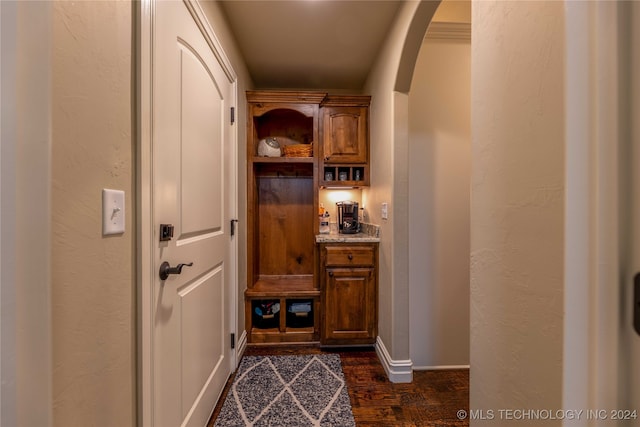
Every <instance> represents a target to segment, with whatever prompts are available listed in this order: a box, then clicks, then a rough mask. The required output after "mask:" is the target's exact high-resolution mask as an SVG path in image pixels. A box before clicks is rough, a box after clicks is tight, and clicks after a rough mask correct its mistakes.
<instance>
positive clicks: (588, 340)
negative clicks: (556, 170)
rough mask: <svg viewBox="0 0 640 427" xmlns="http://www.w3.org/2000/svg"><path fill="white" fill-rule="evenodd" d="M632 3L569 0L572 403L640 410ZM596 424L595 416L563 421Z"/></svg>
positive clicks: (567, 354)
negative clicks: (630, 392) (625, 19)
mask: <svg viewBox="0 0 640 427" xmlns="http://www.w3.org/2000/svg"><path fill="white" fill-rule="evenodd" d="M635 6H636V5H634V7H635ZM630 7H631V5H630V4H621V3H617V2H588V3H587V2H585V3H582V2H570V1H568V2H566V5H565V10H566V12H567V13H566V17H565V24H566V40H565V44H566V52H567V58H566V79H565V81H566V89H565V90H566V92H565V100H566V101H565V102H566V105H565V109H566V117H567V119H566V131H565V132H566V189H565V205H566V207H565V292H564V299H565V303H564V305H565V321H564V330H565V338H564V354H563V357H564V378H563V384H564V387H563V407H564V408H565V409H567V410H569V409H582V408H584V409H600V410H614V409H640V408H628V407H626V406H625V405H624V403H625V399H627V398H628V396H625V395H624V393H622V392H621V390H622V389H623V388H624V386H625V384H626V382H627V381H629V378H630V375H631V374H632V373H631V372H629V366H626V362H625V358H624V356H625V355H624V354H623V353H624V351H625V350H627V351H628V350H629V349H628V348H626V349H625V341H626V340H628V337H629V335H628V332H629V329H630V328H631V322H630V321H631V319H630V315H629V307H630V305H631V304H632V303H631V301H630V295H629V294H630V289H631V286H632V281H631V277H632V275H631V274H629V271H626V270H628V269H629V268H633V267H631V263H632V260H631V259H630V254H629V247H630V246H629V244H630V242H628V241H627V240H628V239H630V238H631V236H630V233H629V226H630V220H631V217H630V216H629V215H630V214H629V212H633V206H630V205H629V201H628V200H626V196H627V194H629V193H630V190H631V188H630V185H631V183H630V182H629V179H628V178H629V177H630V176H631V171H630V170H629V168H630V161H631V159H630V155H631V154H635V155H636V156H637V153H633V150H632V147H631V144H630V143H631V141H630V136H631V132H630V123H629V122H628V120H629V119H628V117H632V116H631V113H630V112H629V111H627V107H629V105H631V104H630V103H628V102H629V101H631V102H633V103H634V105H635V108H637V106H638V105H639V104H638V103H639V101H638V99H637V96H638V93H637V92H636V93H635V94H634V95H631V96H635V97H636V99H631V100H629V99H625V96H629V95H628V94H624V91H623V90H621V88H623V87H625V86H626V83H627V82H625V81H624V79H625V77H623V76H629V75H633V71H632V68H630V67H631V63H630V62H629V58H626V56H625V53H624V48H625V43H630V30H631V28H632V27H633V23H632V24H631V27H628V26H627V25H628V23H627V24H622V23H621V20H620V17H621V16H625V15H626V16H628V15H629V14H630V9H629V8H630ZM638 10H639V9H637V8H636V9H635V15H634V16H633V18H632V19H634V20H635V22H637V21H638V19H640V13H638ZM629 22H631V21H629ZM635 22H634V23H635ZM636 66H637V65H636ZM635 137H636V138H637V135H635ZM633 160H636V159H633ZM637 213H638V212H637V211H636V212H634V214H637ZM636 236H637V235H636ZM624 276H626V277H624ZM621 294H622V295H623V296H624V297H623V298H621ZM622 314H624V318H622V317H623V316H622ZM633 338H635V339H640V337H637V336H636V337H633ZM620 373H624V374H622V375H621V374H620ZM587 424H589V425H591V424H590V423H589V422H588V421H587V420H586V419H585V417H583V418H582V419H581V420H574V421H565V422H564V423H563V425H572V426H573V425H576V426H577V425H587ZM634 425H635V424H634Z"/></svg>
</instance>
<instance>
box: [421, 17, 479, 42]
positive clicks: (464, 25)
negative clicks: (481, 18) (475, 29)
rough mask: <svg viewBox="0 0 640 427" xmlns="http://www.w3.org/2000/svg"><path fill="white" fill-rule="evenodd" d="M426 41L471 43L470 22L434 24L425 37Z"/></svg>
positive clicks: (430, 26)
mask: <svg viewBox="0 0 640 427" xmlns="http://www.w3.org/2000/svg"><path fill="white" fill-rule="evenodd" d="M424 38H425V39H426V40H458V41H468V42H470V41H471V23H469V22H432V23H431V24H430V25H429V28H428V29H427V34H425V37H424Z"/></svg>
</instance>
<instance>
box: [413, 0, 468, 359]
mask: <svg viewBox="0 0 640 427" xmlns="http://www.w3.org/2000/svg"><path fill="white" fill-rule="evenodd" d="M445 4H452V2H450V1H447V2H443V3H442V5H441V6H440V8H438V12H439V11H440V10H441V9H442V6H444V5H445ZM434 19H436V17H434ZM470 98H471V43H470V40H466V41H465V40H456V39H431V38H429V37H427V38H426V39H425V41H424V43H423V45H422V49H421V50H420V54H419V55H418V60H417V62H416V68H415V71H414V76H413V81H412V83H411V92H410V93H409V152H410V156H409V223H410V224H411V232H410V233H409V283H410V285H409V292H410V296H411V298H410V312H411V318H410V321H411V324H410V326H409V328H410V342H411V345H410V350H411V361H412V362H413V364H414V369H419V368H420V367H433V366H442V365H468V364H469V233H470V231H469V224H470V218H469V198H470V194H469V192H470V188H469V182H470V179H471V178H470V175H471V117H470V114H471V111H470V109H471V104H470V102H471V101H470Z"/></svg>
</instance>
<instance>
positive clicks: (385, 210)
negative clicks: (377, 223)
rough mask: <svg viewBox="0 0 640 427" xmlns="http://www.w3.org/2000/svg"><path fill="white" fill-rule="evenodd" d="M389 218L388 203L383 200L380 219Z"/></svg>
mask: <svg viewBox="0 0 640 427" xmlns="http://www.w3.org/2000/svg"><path fill="white" fill-rule="evenodd" d="M388 218H389V205H387V202H384V203H383V204H382V219H388Z"/></svg>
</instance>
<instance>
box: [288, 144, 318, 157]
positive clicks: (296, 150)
mask: <svg viewBox="0 0 640 427" xmlns="http://www.w3.org/2000/svg"><path fill="white" fill-rule="evenodd" d="M282 151H283V152H284V156H285V157H312V156H313V144H293V145H285V146H283V147H282Z"/></svg>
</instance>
